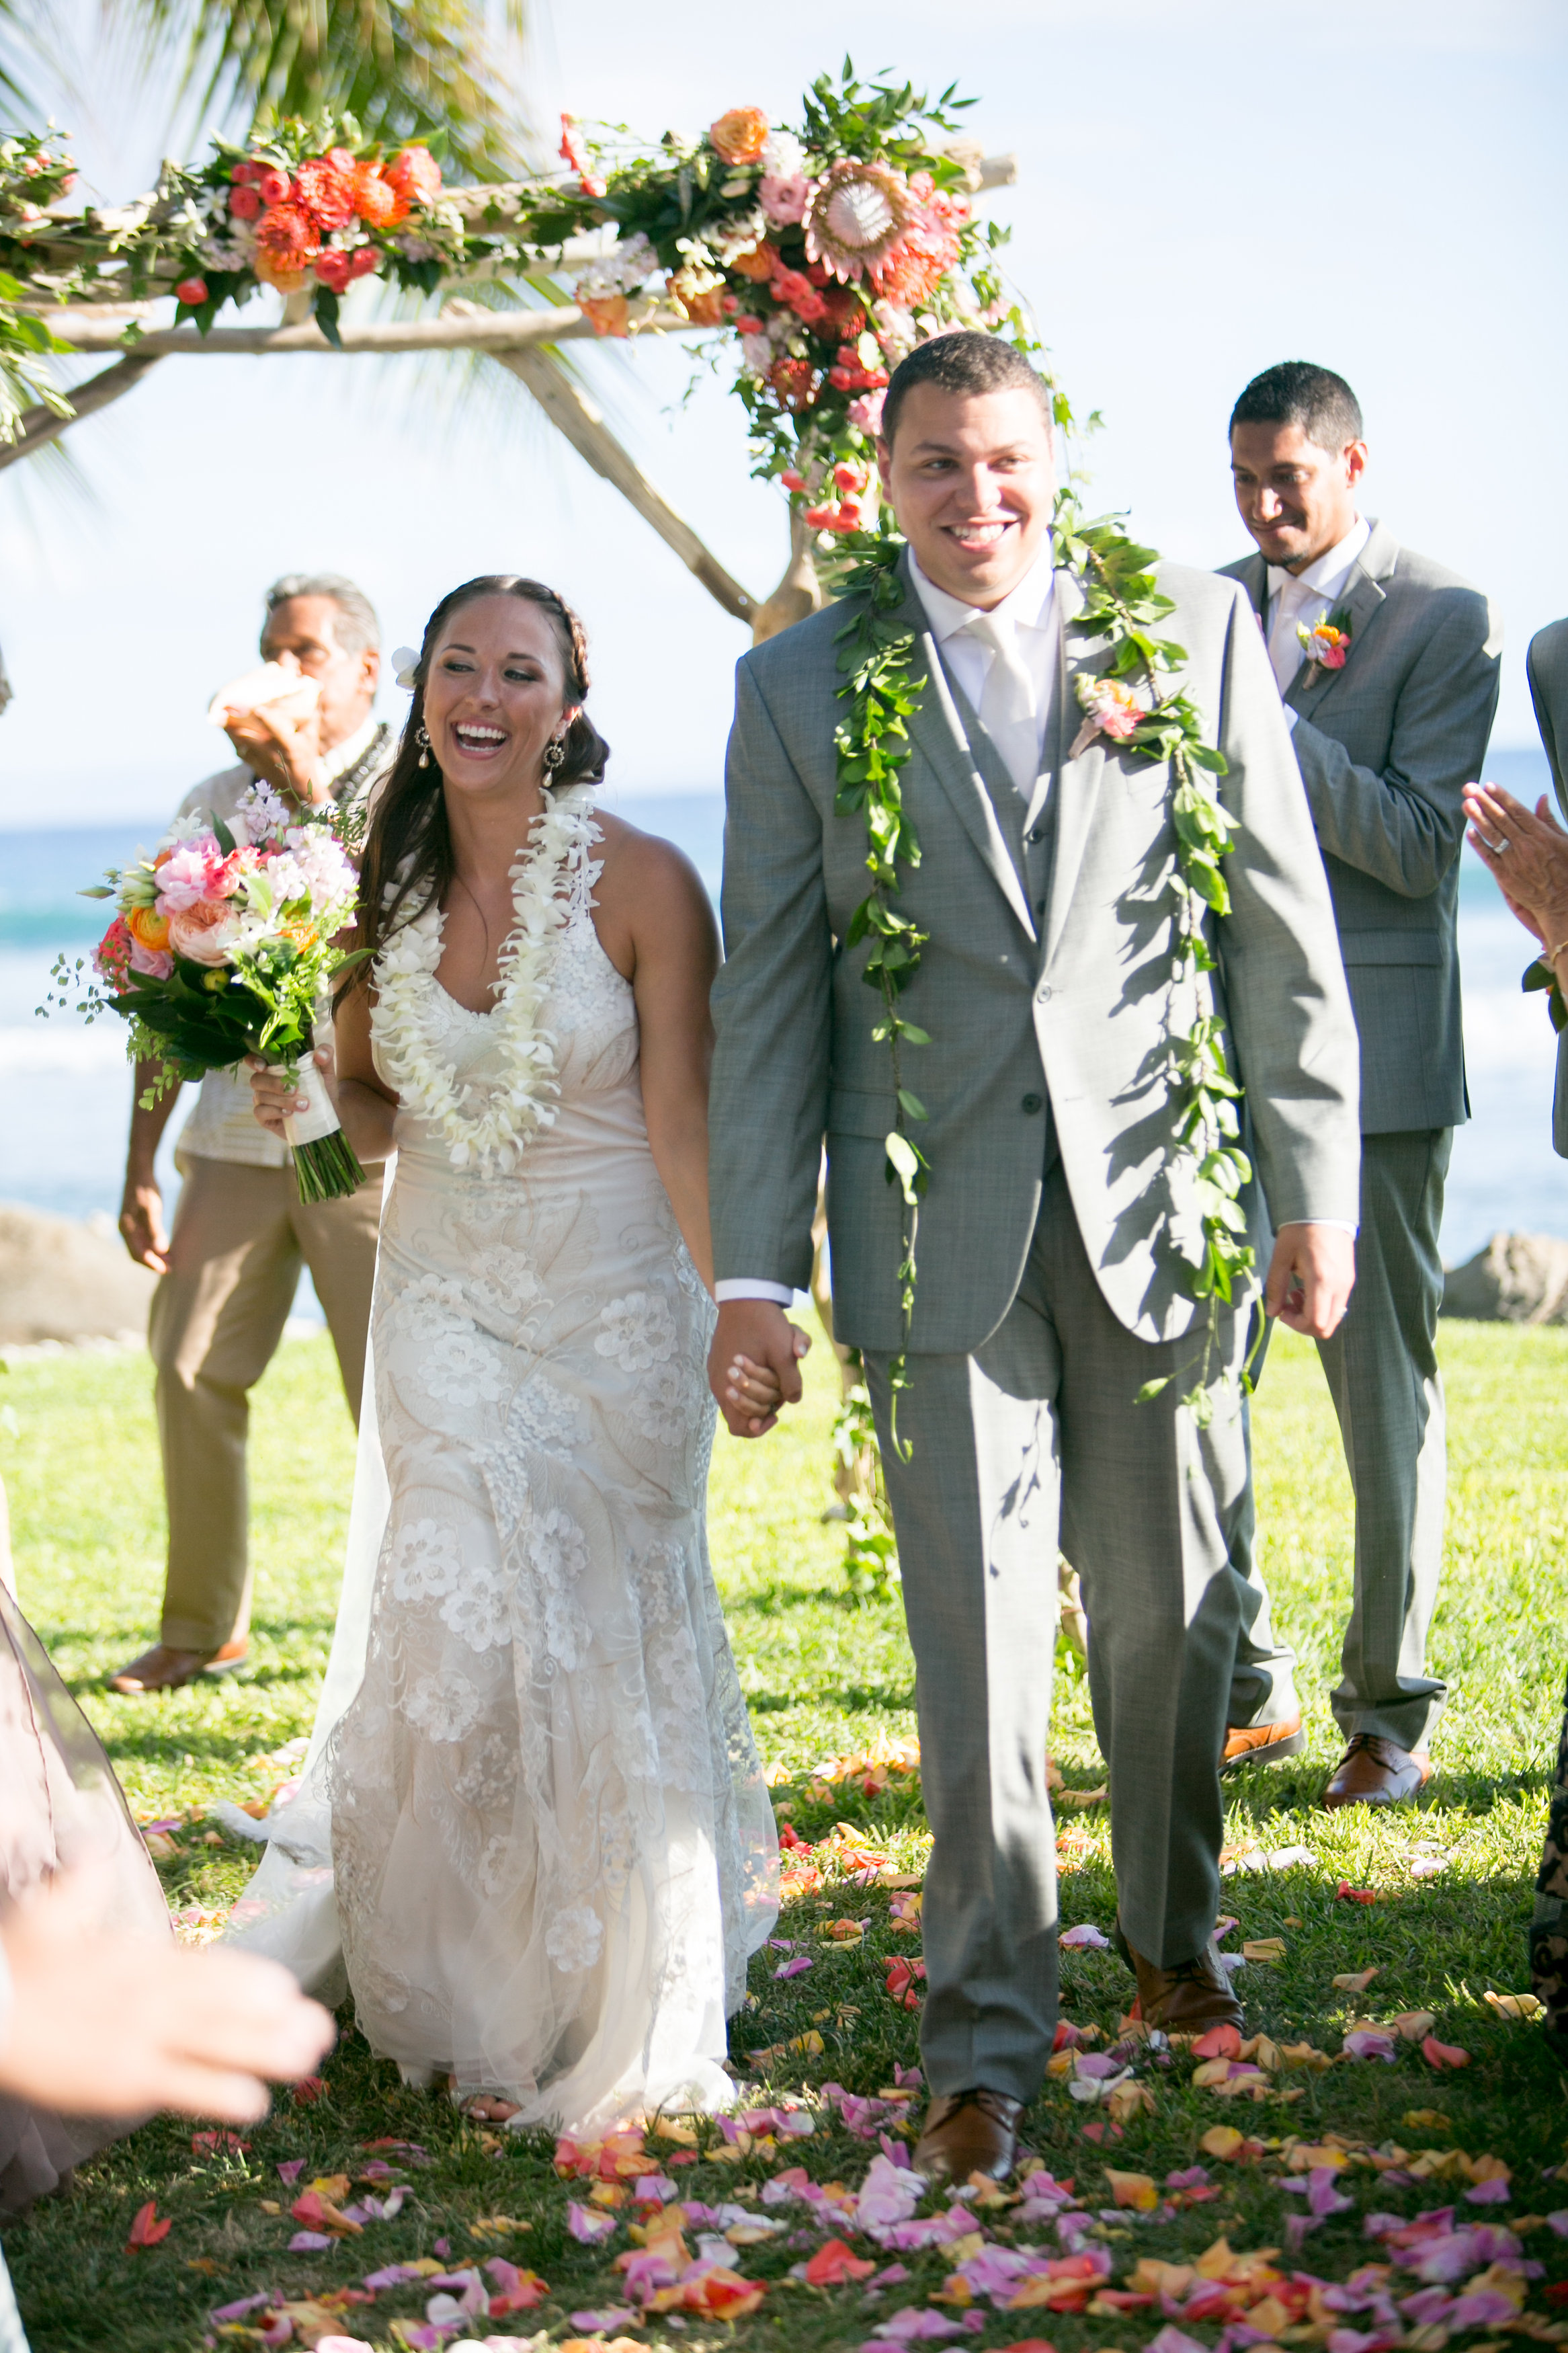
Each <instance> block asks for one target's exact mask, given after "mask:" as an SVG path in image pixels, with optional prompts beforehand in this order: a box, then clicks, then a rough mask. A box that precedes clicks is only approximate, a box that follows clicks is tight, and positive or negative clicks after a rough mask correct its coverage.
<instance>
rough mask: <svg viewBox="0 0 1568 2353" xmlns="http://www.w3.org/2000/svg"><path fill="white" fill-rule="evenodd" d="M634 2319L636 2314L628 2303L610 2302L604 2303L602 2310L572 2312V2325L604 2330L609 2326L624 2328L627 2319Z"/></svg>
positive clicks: (609, 2327)
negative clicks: (609, 2303) (608, 2303)
mask: <svg viewBox="0 0 1568 2353" xmlns="http://www.w3.org/2000/svg"><path fill="white" fill-rule="evenodd" d="M636 2319H637V2315H636V2313H635V2312H633V2310H632V2308H631V2306H629V2305H626V2304H611V2305H606V2306H605V2309H604V2310H603V2311H602V2312H574V2314H573V2315H572V2326H573V2327H574V2328H593V2329H597V2330H600V2331H606V2330H609V2329H611V2328H624V2327H626V2323H627V2321H628V2320H630V2321H635V2320H636Z"/></svg>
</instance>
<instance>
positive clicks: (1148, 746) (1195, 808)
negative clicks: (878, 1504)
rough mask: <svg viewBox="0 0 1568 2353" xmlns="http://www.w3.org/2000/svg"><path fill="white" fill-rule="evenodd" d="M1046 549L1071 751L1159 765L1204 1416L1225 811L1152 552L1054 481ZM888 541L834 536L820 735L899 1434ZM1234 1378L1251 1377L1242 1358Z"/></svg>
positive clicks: (1228, 1162)
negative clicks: (860, 1063) (860, 849)
mask: <svg viewBox="0 0 1568 2353" xmlns="http://www.w3.org/2000/svg"><path fill="white" fill-rule="evenodd" d="M1054 529H1055V533H1056V541H1057V549H1058V556H1059V558H1060V560H1061V561H1062V562H1064V563H1066V564H1067V565H1069V566H1070V567H1071V569H1072V570H1073V571H1074V572H1075V573H1076V574H1077V575H1078V576H1079V580H1080V581H1081V583H1082V586H1083V589H1084V603H1083V607H1082V609H1081V611H1080V612H1079V615H1078V617H1076V619H1075V620H1074V621H1073V622H1072V623H1071V624H1070V626H1071V628H1072V629H1073V630H1074V632H1075V634H1077V635H1078V636H1079V637H1080V638H1085V639H1087V640H1089V642H1090V643H1092V644H1094V645H1095V646H1096V647H1097V648H1099V649H1101V650H1102V651H1103V654H1104V657H1105V659H1104V666H1103V668H1102V669H1101V670H1100V672H1099V674H1098V675H1095V676H1088V677H1083V678H1080V680H1079V687H1078V693H1079V703H1080V706H1081V708H1082V710H1083V714H1084V717H1083V724H1082V726H1081V727H1080V728H1079V733H1078V736H1077V738H1076V740H1075V742H1074V744H1073V746H1072V756H1074V757H1076V756H1077V755H1078V754H1079V753H1080V752H1081V751H1082V750H1083V749H1084V748H1085V746H1086V745H1087V744H1089V743H1090V742H1092V741H1093V739H1094V737H1095V736H1097V735H1104V736H1105V737H1106V738H1107V739H1108V740H1109V741H1110V742H1112V743H1114V744H1117V745H1118V746H1120V747H1122V748H1125V749H1126V750H1127V751H1129V752H1132V753H1136V754H1140V755H1141V756H1142V757H1143V758H1145V759H1149V760H1155V761H1159V762H1162V763H1163V764H1165V765H1168V767H1169V770H1170V777H1171V787H1170V789H1171V818H1172V826H1173V834H1174V840H1175V855H1174V859H1173V866H1172V871H1171V872H1170V875H1169V877H1168V879H1167V883H1166V888H1167V889H1168V891H1169V892H1170V896H1171V930H1170V946H1169V970H1168V977H1167V981H1166V1018H1165V1045H1166V1058H1167V1059H1166V1083H1167V1086H1168V1089H1169V1092H1170V1100H1171V1104H1172V1109H1173V1114H1174V1126H1175V1143H1174V1145H1173V1154H1172V1156H1173V1159H1177V1160H1184V1161H1186V1162H1188V1163H1189V1164H1190V1165H1191V1166H1192V1168H1193V1171H1194V1178H1195V1188H1196V1192H1197V1197H1198V1201H1199V1209H1200V1220H1201V1232H1200V1244H1199V1250H1198V1255H1197V1257H1196V1259H1195V1260H1194V1259H1192V1258H1190V1257H1188V1256H1186V1255H1185V1254H1184V1253H1181V1252H1180V1251H1178V1254H1177V1261H1176V1263H1177V1279H1178V1282H1179V1283H1180V1286H1181V1289H1182V1291H1183V1293H1184V1296H1186V1297H1187V1298H1189V1299H1191V1300H1192V1301H1193V1302H1194V1303H1195V1304H1197V1305H1198V1306H1200V1307H1202V1308H1204V1309H1205V1320H1204V1324H1203V1339H1202V1344H1201V1351H1200V1356H1199V1361H1198V1364H1197V1367H1196V1370H1195V1375H1194V1380H1193V1383H1192V1386H1191V1387H1190V1388H1189V1389H1188V1390H1187V1391H1186V1392H1185V1394H1184V1397H1183V1398H1182V1403H1183V1404H1184V1406H1185V1407H1187V1408H1188V1409H1190V1410H1191V1412H1192V1414H1193V1416H1194V1419H1195V1420H1196V1421H1197V1422H1198V1423H1199V1425H1200V1426H1205V1425H1206V1424H1207V1423H1208V1422H1209V1421H1211V1420H1212V1419H1213V1417H1214V1412H1215V1404H1216V1401H1217V1398H1218V1394H1219V1393H1220V1391H1221V1389H1222V1388H1223V1387H1224V1382H1225V1377H1224V1376H1223V1375H1222V1376H1221V1377H1220V1378H1219V1379H1218V1380H1216V1379H1215V1375H1214V1367H1215V1355H1216V1353H1217V1350H1218V1345H1219V1318H1220V1313H1221V1310H1222V1307H1225V1306H1229V1305H1232V1304H1237V1303H1245V1302H1246V1300H1247V1297H1248V1296H1249V1295H1250V1293H1252V1292H1253V1291H1255V1289H1256V1279H1255V1275H1254V1267H1255V1253H1254V1251H1253V1250H1252V1249H1251V1247H1250V1245H1249V1244H1248V1242H1247V1223H1246V1218H1245V1215H1244V1213H1243V1211H1242V1208H1241V1204H1240V1198H1239V1197H1240V1194H1241V1191H1242V1188H1243V1187H1245V1186H1246V1185H1247V1183H1248V1182H1249V1181H1250V1178H1251V1175H1252V1169H1251V1164H1250V1162H1249V1161H1248V1159H1247V1155H1246V1154H1245V1153H1244V1152H1243V1151H1242V1149H1241V1146H1240V1143H1239V1141H1238V1138H1239V1134H1240V1124H1239V1121H1238V1118H1237V1103H1238V1102H1239V1101H1240V1098H1241V1089H1240V1088H1239V1087H1238V1086H1237V1083H1236V1082H1235V1080H1234V1079H1233V1078H1232V1077H1231V1075H1230V1072H1229V1071H1228V1069H1227V1068H1226V1055H1225V1039H1224V1033H1223V1029H1222V1028H1221V1024H1220V1022H1219V1019H1218V1017H1217V1016H1216V1014H1215V1011H1214V1005H1213V998H1212V995H1211V994H1210V992H1209V991H1208V989H1207V987H1205V977H1206V976H1207V975H1208V974H1210V973H1212V972H1213V971H1214V970H1215V965H1216V961H1217V959H1216V958H1215V953H1214V950H1213V947H1212V946H1211V944H1210V942H1209V938H1208V934H1207V932H1206V930H1205V923H1206V922H1207V919H1208V917H1209V916H1210V915H1211V914H1213V915H1216V916H1218V915H1224V914H1226V913H1227V912H1228V910H1229V906H1230V892H1229V888H1228V885H1227V884H1226V879H1225V874H1224V871H1223V864H1222V861H1223V860H1224V858H1225V855H1226V850H1227V849H1229V848H1230V845H1231V839H1232V836H1233V834H1234V831H1235V820H1234V818H1232V817H1231V815H1230V812H1229V811H1228V810H1227V809H1226V807H1225V805H1224V803H1223V802H1222V801H1221V799H1220V797H1219V795H1218V793H1217V791H1216V790H1215V783H1214V779H1215V777H1216V776H1223V775H1224V773H1225V769H1226V761H1225V756H1224V754H1222V753H1220V752H1218V751H1216V750H1215V748H1214V747H1213V746H1212V745H1211V744H1207V743H1206V742H1205V739H1204V722H1203V717H1202V714H1201V713H1200V712H1199V711H1198V709H1197V707H1196V705H1195V704H1194V702H1193V701H1192V698H1191V696H1190V695H1189V694H1188V693H1187V692H1186V691H1185V689H1184V687H1183V686H1182V684H1181V683H1180V680H1179V678H1178V677H1176V676H1175V673H1178V672H1179V671H1180V670H1181V669H1182V666H1183V664H1184V660H1185V655H1184V650H1183V649H1182V648H1181V647H1180V646H1178V645H1176V644H1174V643H1173V642H1172V641H1171V640H1170V639H1169V638H1159V637H1156V636H1154V635H1153V634H1152V632H1153V630H1154V629H1155V628H1157V627H1158V625H1159V623H1160V621H1161V620H1162V619H1163V617H1164V616H1165V615H1166V614H1167V613H1169V612H1171V611H1172V610H1173V600H1172V599H1171V598H1170V597H1169V596H1164V595H1163V594H1162V592H1161V590H1160V589H1159V587H1158V586H1157V584H1156V581H1155V576H1154V574H1153V571H1152V565H1154V563H1155V562H1156V561H1157V558H1156V555H1155V552H1154V550H1153V549H1152V548H1148V547H1140V546H1138V545H1137V544H1136V543H1134V542H1133V541H1132V540H1131V539H1130V538H1129V537H1128V535H1127V533H1125V532H1124V531H1122V530H1121V527H1120V524H1119V523H1118V522H1116V520H1115V519H1114V518H1111V517H1108V518H1103V519H1101V520H1100V521H1098V522H1084V521H1083V519H1082V518H1081V516H1080V515H1079V510H1078V504H1077V501H1076V499H1075V497H1074V496H1073V494H1072V492H1071V491H1062V492H1060V493H1059V494H1058V501H1057V507H1056V514H1055V519H1054ZM902 549H903V542H902V540H901V539H900V536H899V535H898V533H897V532H896V531H894V530H893V528H892V527H891V523H890V521H889V519H887V518H884V519H883V522H882V527H881V529H880V531H879V532H878V533H858V534H857V535H856V536H855V537H854V538H852V539H851V540H849V541H848V542H847V545H846V554H847V556H848V558H849V559H850V561H849V567H848V569H847V571H846V573H845V574H844V575H843V577H842V580H841V582H840V584H839V586H840V594H841V595H843V596H846V597H847V598H853V599H854V600H855V607H854V610H853V611H852V612H851V614H850V617H849V618H848V620H847V622H846V623H845V626H844V628H843V629H842V630H841V631H840V632H839V636H840V638H841V641H842V643H843V647H844V650H843V651H842V652H841V653H840V655H839V658H838V665H839V668H840V670H843V671H844V672H845V673H846V676H845V682H844V684H843V685H842V686H841V687H840V688H839V690H838V691H839V694H840V697H841V698H842V699H843V700H844V701H845V702H847V704H848V711H847V715H846V716H845V718H844V719H842V720H841V721H840V723H839V724H838V727H837V731H836V734H835V747H836V751H837V797H836V807H837V812H838V814H839V815H840V816H841V817H852V816H859V817H861V818H863V819H864V822H865V826H866V838H867V857H866V866H867V871H868V874H869V876H870V888H869V890H868V892H867V894H866V896H865V898H864V899H863V900H862V901H861V902H860V904H859V906H858V908H857V909H856V910H855V913H854V915H853V917H852V918H851V920H850V923H849V927H848V930H847V933H846V934H845V945H846V947H847V948H854V947H856V946H858V944H860V942H861V941H863V940H868V941H869V943H870V945H869V948H868V953H867V957H866V965H865V969H864V972H863V974H862V978H863V979H864V980H865V981H866V983H867V985H868V987H871V988H873V989H875V990H876V991H877V992H878V994H879V997H881V1000H882V1008H881V1016H880V1018H879V1020H878V1022H877V1024H876V1027H875V1028H874V1029H873V1031H872V1036H873V1038H874V1039H877V1040H878V1042H879V1043H885V1044H886V1045H887V1047H888V1050H889V1060H890V1062H891V1071H892V1081H893V1094H894V1103H895V1110H894V1124H893V1126H892V1127H891V1129H889V1133H888V1135H887V1137H886V1139H885V1149H886V1153H887V1176H888V1180H889V1183H890V1184H896V1185H897V1186H898V1187H899V1189H900V1195H901V1198H902V1201H903V1207H904V1216H903V1223H902V1237H903V1238H902V1248H901V1255H900V1263H899V1293H900V1316H901V1320H902V1341H901V1345H900V1348H899V1351H898V1353H897V1355H896V1356H894V1358H893V1360H892V1364H891V1366H890V1370H889V1386H890V1389H891V1396H892V1409H891V1421H892V1430H893V1435H894V1439H895V1442H897V1430H898V1403H899V1398H900V1395H901V1394H903V1392H904V1391H906V1390H907V1389H908V1388H909V1386H910V1372H909V1364H908V1347H909V1342H910V1332H911V1326H912V1319H913V1314H914V1304H915V1289H916V1281H917V1258H916V1246H917V1241H918V1237H919V1229H920V1204H921V1197H922V1196H923V1194H924V1192H925V1190H926V1187H927V1184H928V1182H929V1178H930V1171H931V1164H930V1162H929V1160H928V1159H927V1157H926V1155H925V1154H924V1153H923V1152H922V1151H921V1147H920V1145H918V1144H917V1143H916V1141H915V1139H914V1135H913V1134H912V1133H911V1127H912V1126H918V1125H919V1124H922V1123H923V1122H924V1121H925V1120H926V1118H927V1116H928V1114H927V1113H926V1110H925V1107H924V1105H923V1104H922V1103H921V1100H920V1098H919V1096H918V1095H917V1094H916V1093H915V1092H913V1090H912V1089H911V1088H910V1086H909V1085H908V1083H907V1079H908V1076H909V1072H908V1069H907V1065H906V1060H905V1055H906V1050H908V1049H910V1048H913V1049H916V1050H918V1049H919V1048H921V1047H922V1046H928V1045H929V1044H930V1043H931V1039H930V1036H929V1034H928V1033H927V1031H925V1030H924V1029H920V1028H918V1027H917V1026H916V1024H914V1023H913V1022H911V1021H910V1020H908V1019H906V1018H905V1017H904V1015H903V1013H902V1012H901V1011H900V997H902V995H903V992H904V990H905V989H906V988H907V987H909V984H910V981H911V980H912V979H913V978H914V976H915V974H916V973H917V972H918V971H919V969H920V964H921V949H922V947H923V946H924V944H925V942H926V938H927V934H925V933H923V932H921V931H920V930H919V929H918V927H917V926H916V925H915V923H913V922H912V921H911V920H910V917H909V916H908V915H907V914H905V913H902V911H901V910H900V906H899V904H898V901H899V896H900V892H901V889H902V882H901V880H900V869H901V870H903V871H908V870H909V869H910V868H912V867H915V866H918V865H919V864H920V861H921V851H920V844H919V841H918V839H916V836H915V832H914V828H913V827H912V826H911V825H910V819H909V817H908V815H907V813H906V811H905V808H904V805H903V797H902V792H901V789H900V775H899V772H900V768H901V767H902V766H903V765H904V764H905V762H906V761H907V760H908V759H909V757H910V750H911V748H912V747H911V745H910V733H909V722H910V718H911V717H912V716H913V714H914V712H915V710H916V708H917V707H918V705H917V698H918V697H919V695H920V693H921V691H922V690H923V688H924V687H925V685H926V680H925V678H924V677H923V676H916V675H915V674H914V666H915V658H916V655H915V649H916V638H915V633H914V631H913V630H912V629H910V628H906V627H904V626H903V625H902V624H901V623H900V621H898V620H897V619H896V618H895V616H896V615H897V613H898V612H899V609H900V606H901V605H902V603H903V599H904V592H903V586H902V583H901V582H900V579H899V578H898V576H897V566H898V562H899V557H900V554H901V553H902ZM1184 984H1185V985H1188V986H1189V987H1191V990H1192V992H1193V994H1194V997H1195V998H1196V1003H1197V1008H1198V1009H1197V1010H1196V1012H1195V1013H1194V1016H1193V1017H1192V1018H1191V1020H1190V1023H1189V1024H1188V1026H1187V1027H1185V1028H1184V1027H1183V1026H1182V1018H1181V1015H1180V1012H1179V1009H1178V993H1179V992H1180V991H1181V990H1182V988H1183V987H1184ZM1241 1378H1242V1382H1243V1385H1244V1386H1249V1383H1248V1379H1247V1373H1246V1371H1245V1370H1244V1371H1243V1373H1242V1376H1241ZM1169 1380H1170V1376H1168V1375H1167V1376H1166V1377H1165V1378H1163V1379H1159V1380H1152V1381H1147V1382H1145V1383H1144V1385H1143V1387H1142V1389H1141V1390H1140V1391H1139V1394H1138V1402H1139V1403H1140V1404H1142V1403H1144V1402H1146V1401H1147V1400H1148V1399H1149V1398H1153V1397H1156V1396H1157V1395H1158V1394H1159V1392H1160V1391H1161V1390H1162V1389H1163V1388H1166V1387H1168V1385H1169Z"/></svg>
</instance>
